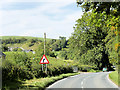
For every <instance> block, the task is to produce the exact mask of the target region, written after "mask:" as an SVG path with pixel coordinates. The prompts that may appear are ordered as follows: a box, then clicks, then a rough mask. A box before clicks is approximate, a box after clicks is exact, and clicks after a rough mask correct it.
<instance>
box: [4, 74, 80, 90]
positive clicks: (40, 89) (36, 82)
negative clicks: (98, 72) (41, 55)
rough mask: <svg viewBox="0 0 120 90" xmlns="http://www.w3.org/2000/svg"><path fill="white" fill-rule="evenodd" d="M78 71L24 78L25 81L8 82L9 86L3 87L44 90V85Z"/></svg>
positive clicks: (8, 88)
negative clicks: (53, 75) (44, 76)
mask: <svg viewBox="0 0 120 90" xmlns="http://www.w3.org/2000/svg"><path fill="white" fill-rule="evenodd" d="M78 74H79V73H67V74H61V75H59V76H55V77H46V78H39V79H36V78H34V79H31V80H26V81H21V83H20V82H19V83H17V82H12V83H10V82H9V83H8V82H7V83H8V84H10V87H7V86H6V87H4V89H6V90H11V89H20V90H26V89H29V90H44V89H45V88H46V87H48V86H49V85H51V84H52V83H54V82H55V81H58V80H60V79H63V78H66V77H69V76H73V75H78Z"/></svg>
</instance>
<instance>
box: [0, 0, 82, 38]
mask: <svg viewBox="0 0 120 90" xmlns="http://www.w3.org/2000/svg"><path fill="white" fill-rule="evenodd" d="M82 14H83V12H82V9H81V7H77V3H76V0H69V2H68V0H2V1H1V3H0V30H1V31H0V36H33V37H43V35H44V32H45V33H46V35H47V38H54V39H58V38H59V36H64V37H67V38H69V37H70V36H71V33H73V32H74V30H73V26H75V23H76V20H77V19H79V18H81V15H82Z"/></svg>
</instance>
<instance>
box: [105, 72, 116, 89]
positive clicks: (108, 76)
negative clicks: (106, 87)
mask: <svg viewBox="0 0 120 90" xmlns="http://www.w3.org/2000/svg"><path fill="white" fill-rule="evenodd" d="M106 78H107V80H108V81H109V82H110V83H112V84H113V85H114V86H115V87H116V88H118V86H117V85H116V84H115V83H113V82H112V81H111V79H110V78H109V74H108V75H107V77H106Z"/></svg>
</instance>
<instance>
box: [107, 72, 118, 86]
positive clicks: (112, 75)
mask: <svg viewBox="0 0 120 90" xmlns="http://www.w3.org/2000/svg"><path fill="white" fill-rule="evenodd" d="M109 78H110V79H111V80H112V81H113V82H114V83H115V84H116V85H118V83H120V82H118V71H114V72H112V73H110V74H109Z"/></svg>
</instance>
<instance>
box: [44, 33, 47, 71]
mask: <svg viewBox="0 0 120 90" xmlns="http://www.w3.org/2000/svg"><path fill="white" fill-rule="evenodd" d="M45 50H46V33H44V55H45V54H46V52H45ZM45 68H46V69H45V72H46V73H47V64H45Z"/></svg>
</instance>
